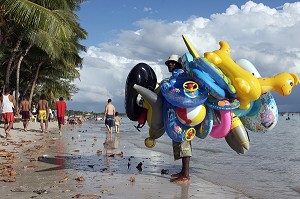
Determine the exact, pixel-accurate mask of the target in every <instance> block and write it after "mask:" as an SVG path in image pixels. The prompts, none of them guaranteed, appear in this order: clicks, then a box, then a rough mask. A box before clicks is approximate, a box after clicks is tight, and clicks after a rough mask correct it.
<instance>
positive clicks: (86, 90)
mask: <svg viewBox="0 0 300 199" xmlns="http://www.w3.org/2000/svg"><path fill="white" fill-rule="evenodd" d="M183 2H184V3H183ZM76 14H77V16H78V21H79V23H80V25H81V26H82V28H84V29H85V30H86V31H87V32H88V38H87V39H86V40H82V41H81V42H80V43H81V44H82V45H84V46H86V48H87V51H86V52H81V53H80V56H81V57H82V58H83V68H82V69H81V70H80V71H79V72H80V75H81V77H80V80H76V81H75V82H74V84H76V86H77V87H78V88H79V89H80V91H79V92H78V93H76V94H74V96H72V100H71V101H68V102H67V105H68V109H70V110H81V111H93V112H97V113H99V112H103V111H104V106H105V105H106V103H107V99H109V98H111V99H112V101H113V104H114V105H115V107H116V110H117V111H118V112H121V113H124V112H125V109H124V96H125V83H126V78H127V75H128V73H129V72H130V70H131V69H132V68H133V67H134V66H135V65H136V64H138V63H141V62H143V63H147V64H148V65H149V66H151V67H152V68H153V69H154V71H155V74H156V76H157V79H158V81H161V80H162V79H164V78H167V77H169V76H170V74H169V72H168V70H167V67H166V66H165V64H164V62H165V61H166V60H167V58H168V57H169V56H170V55H171V54H178V55H183V54H184V53H186V52H188V50H187V48H186V46H185V44H184V42H183V40H182V35H185V36H186V37H187V38H188V39H189V40H190V42H191V43H192V45H193V46H194V47H195V49H196V50H197V52H198V53H199V55H200V56H203V54H204V53H205V52H211V51H214V50H217V49H219V44H218V43H219V41H221V40H225V41H227V42H228V44H229V45H230V47H231V57H232V59H233V60H238V59H247V60H249V61H250V62H251V63H253V64H254V66H255V67H256V68H257V70H258V71H259V72H260V74H261V76H262V77H271V76H274V75H276V74H278V73H280V72H289V73H295V74H297V75H298V76H300V39H299V35H300V2H297V1H283V0H273V1H270V0H266V1H264V0H261V1H243V0H222V1H221V0H210V1H200V0H187V1H177V0H173V1H170V0H169V1H167V0H127V1H124V0H111V1H104V0H102V1H101V0H88V1H86V2H84V3H82V5H81V9H80V10H79V11H78V12H77V13H76ZM271 93H272V95H273V96H274V98H275V101H276V103H277V106H278V110H279V111H280V112H285V111H300V100H299V97H300V85H298V86H296V87H294V89H293V91H292V94H291V95H289V96H280V95H279V94H277V93H276V92H275V91H272V92H271Z"/></svg>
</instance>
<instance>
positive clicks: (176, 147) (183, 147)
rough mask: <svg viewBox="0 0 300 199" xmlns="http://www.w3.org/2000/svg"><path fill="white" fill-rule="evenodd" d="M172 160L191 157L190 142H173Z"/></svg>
mask: <svg viewBox="0 0 300 199" xmlns="http://www.w3.org/2000/svg"><path fill="white" fill-rule="evenodd" d="M173 153H174V159H175V160H179V159H181V158H184V157H192V144H191V142H190V141H183V142H181V143H179V142H174V141H173Z"/></svg>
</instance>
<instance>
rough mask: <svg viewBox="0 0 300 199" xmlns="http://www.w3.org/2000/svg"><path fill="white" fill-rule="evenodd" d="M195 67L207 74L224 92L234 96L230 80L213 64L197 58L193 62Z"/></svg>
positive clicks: (234, 91)
mask: <svg viewBox="0 0 300 199" xmlns="http://www.w3.org/2000/svg"><path fill="white" fill-rule="evenodd" d="M194 62H195V66H196V67H198V68H199V69H201V70H202V71H204V72H206V73H207V74H209V76H211V77H212V79H214V81H216V83H217V84H218V85H219V86H220V87H221V88H222V89H224V90H226V91H228V92H229V93H230V94H232V96H235V97H236V95H235V93H236V90H235V88H234V86H233V85H232V84H231V81H230V79H229V78H228V77H227V76H226V75H225V74H224V73H223V72H222V71H221V70H220V69H219V68H218V67H216V66H215V65H214V64H213V63H211V62H209V61H208V60H207V59H206V58H201V57H200V58H198V59H196V60H195V61H194Z"/></svg>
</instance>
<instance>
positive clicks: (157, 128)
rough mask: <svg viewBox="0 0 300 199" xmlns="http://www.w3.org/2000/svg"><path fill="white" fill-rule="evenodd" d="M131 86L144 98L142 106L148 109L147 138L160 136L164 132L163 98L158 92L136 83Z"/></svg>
mask: <svg viewBox="0 0 300 199" xmlns="http://www.w3.org/2000/svg"><path fill="white" fill-rule="evenodd" d="M133 88H134V89H135V90H136V91H137V92H138V93H139V94H140V95H141V96H142V97H143V98H144V100H145V102H146V103H144V107H145V108H146V109H147V110H148V112H147V123H148V125H149V137H150V138H149V139H157V138H160V137H161V136H162V135H163V134H164V132H165V129H164V122H163V115H162V108H163V101H164V100H163V97H162V95H161V93H160V92H158V94H156V93H155V92H153V91H151V90H149V89H146V88H144V87H142V86H139V85H137V84H135V85H134V86H133ZM145 143H146V142H145ZM147 143H149V142H147ZM154 145H155V144H154Z"/></svg>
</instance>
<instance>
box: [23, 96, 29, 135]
mask: <svg viewBox="0 0 300 199" xmlns="http://www.w3.org/2000/svg"><path fill="white" fill-rule="evenodd" d="M30 109H31V106H30V103H29V101H28V97H27V96H24V97H23V98H22V101H21V103H20V110H21V112H22V121H23V127H24V131H25V132H26V131H27V130H28V123H29V119H30Z"/></svg>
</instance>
